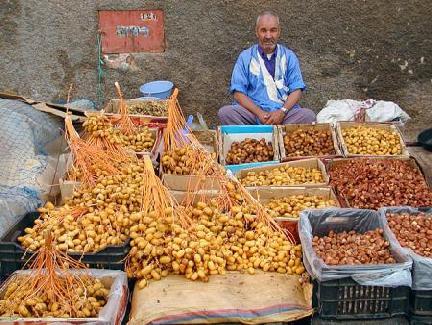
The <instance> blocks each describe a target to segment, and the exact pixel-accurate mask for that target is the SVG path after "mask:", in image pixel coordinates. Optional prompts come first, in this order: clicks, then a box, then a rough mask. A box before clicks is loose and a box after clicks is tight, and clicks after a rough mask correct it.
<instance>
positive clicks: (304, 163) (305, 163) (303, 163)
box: [236, 158, 329, 187]
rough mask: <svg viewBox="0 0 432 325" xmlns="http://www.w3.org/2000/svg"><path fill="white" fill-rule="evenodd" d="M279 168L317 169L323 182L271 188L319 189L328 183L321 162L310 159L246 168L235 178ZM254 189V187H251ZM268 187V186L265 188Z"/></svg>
mask: <svg viewBox="0 0 432 325" xmlns="http://www.w3.org/2000/svg"><path fill="white" fill-rule="evenodd" d="M281 166H290V167H304V168H317V169H319V170H320V171H321V174H322V176H323V179H324V182H323V183H311V184H292V185H280V186H278V185H270V186H271V187H285V186H289V187H293V186H294V187H299V186H305V187H320V186H326V185H327V184H328V182H329V177H328V175H327V172H326V168H325V166H324V164H323V163H322V161H321V160H319V159H318V158H310V159H302V160H294V161H290V162H285V163H279V164H275V165H271V166H263V167H256V168H247V169H243V170H241V171H239V172H238V173H237V174H236V177H237V178H238V179H239V180H240V179H242V178H243V177H245V176H246V175H247V174H248V173H249V172H256V173H259V172H261V171H264V170H271V169H274V168H278V167H281ZM253 187H256V186H253ZM265 187H269V186H265Z"/></svg>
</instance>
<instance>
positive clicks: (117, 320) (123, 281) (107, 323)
mask: <svg viewBox="0 0 432 325" xmlns="http://www.w3.org/2000/svg"><path fill="white" fill-rule="evenodd" d="M86 271H89V273H90V275H92V276H94V277H95V278H98V279H100V280H101V282H102V283H103V284H104V285H109V286H110V292H109V295H108V301H107V303H106V305H105V306H104V307H103V308H102V309H101V310H100V312H99V315H98V317H97V318H14V319H11V318H2V317H0V324H18V323H19V324H27V323H28V324H40V323H43V324H59V323H61V324H63V325H65V324H97V325H117V324H121V322H122V320H123V318H124V315H125V312H126V306H127V301H128V295H129V289H128V283H127V277H126V273H125V272H122V271H112V270H96V269H90V270H71V273H73V274H80V273H85V272H86ZM31 272H32V271H31V270H20V271H16V272H14V273H13V274H12V275H11V276H14V275H28V274H31ZM86 274H87V273H86Z"/></svg>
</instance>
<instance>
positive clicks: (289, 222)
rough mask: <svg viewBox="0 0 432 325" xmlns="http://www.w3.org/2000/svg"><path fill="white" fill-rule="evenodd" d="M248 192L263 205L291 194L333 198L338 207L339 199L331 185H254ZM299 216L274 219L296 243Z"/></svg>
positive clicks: (298, 239)
mask: <svg viewBox="0 0 432 325" xmlns="http://www.w3.org/2000/svg"><path fill="white" fill-rule="evenodd" d="M248 191H249V193H250V194H251V195H252V197H253V198H254V199H256V200H258V201H259V202H260V203H261V204H263V205H265V204H266V203H268V202H269V201H270V200H271V199H279V198H284V197H288V196H293V195H305V196H312V195H316V196H321V197H323V198H325V199H333V200H335V201H336V205H335V206H336V207H340V204H339V201H338V199H337V197H336V194H335V193H334V191H333V190H332V188H331V187H329V186H327V187H304V186H303V187H289V186H279V187H278V186H270V187H255V188H249V189H248ZM298 220H299V218H296V217H277V218H275V221H276V222H277V223H278V224H279V226H281V227H282V229H285V230H286V231H287V232H288V234H287V235H288V236H289V234H290V235H291V236H290V237H292V239H293V240H294V242H295V243H296V244H298V243H300V237H299V234H298V227H297V223H298Z"/></svg>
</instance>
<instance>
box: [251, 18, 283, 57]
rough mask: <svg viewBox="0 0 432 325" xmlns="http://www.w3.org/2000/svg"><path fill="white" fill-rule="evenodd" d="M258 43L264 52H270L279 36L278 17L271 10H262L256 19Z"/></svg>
mask: <svg viewBox="0 0 432 325" xmlns="http://www.w3.org/2000/svg"><path fill="white" fill-rule="evenodd" d="M255 31H256V36H257V38H258V44H259V45H260V46H261V48H262V49H263V50H264V52H265V53H272V52H273V51H274V50H275V48H276V44H277V41H278V39H279V36H280V27H279V17H278V16H277V15H276V14H274V13H273V12H271V11H264V12H262V13H261V14H260V15H259V16H258V18H257V21H256V30H255Z"/></svg>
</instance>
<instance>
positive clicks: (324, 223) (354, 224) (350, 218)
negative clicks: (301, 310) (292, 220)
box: [299, 208, 412, 287]
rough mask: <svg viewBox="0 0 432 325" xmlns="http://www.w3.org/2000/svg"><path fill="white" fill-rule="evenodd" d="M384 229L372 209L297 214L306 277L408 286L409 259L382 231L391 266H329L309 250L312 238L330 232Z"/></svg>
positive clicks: (322, 210) (312, 250)
mask: <svg viewBox="0 0 432 325" xmlns="http://www.w3.org/2000/svg"><path fill="white" fill-rule="evenodd" d="M376 228H384V223H383V221H382V219H381V218H379V214H378V213H377V212H376V211H374V210H361V209H344V208H339V209H338V208H329V209H314V210H305V211H303V212H301V214H300V221H299V235H300V240H301V243H302V246H303V262H304V265H305V267H306V269H307V270H308V272H309V274H311V275H312V277H313V278H317V279H318V280H319V281H328V280H335V279H341V278H346V277H351V278H352V279H353V280H354V281H356V282H357V283H359V284H361V285H369V286H384V287H398V286H411V273H410V269H411V265H412V261H411V259H410V258H409V257H408V256H407V255H406V254H404V253H403V252H402V250H401V249H400V246H399V245H397V244H396V243H395V242H394V240H392V239H391V237H390V232H389V230H388V228H387V229H385V228H384V237H385V238H386V239H387V240H388V241H389V242H390V251H391V253H392V255H393V257H394V258H395V259H396V261H397V263H395V264H364V265H337V266H329V265H327V264H325V263H324V261H323V260H322V259H321V258H320V257H318V256H317V255H316V253H315V251H314V249H313V248H312V238H313V236H319V237H321V236H324V235H327V234H328V233H329V231H330V230H333V231H334V232H342V231H347V232H348V231H351V230H355V231H356V232H359V233H363V232H366V231H368V230H373V229H376Z"/></svg>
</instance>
